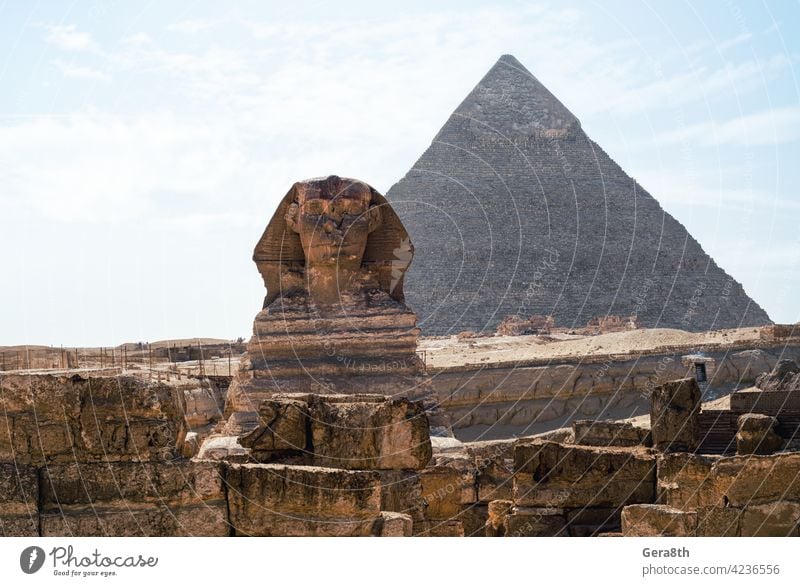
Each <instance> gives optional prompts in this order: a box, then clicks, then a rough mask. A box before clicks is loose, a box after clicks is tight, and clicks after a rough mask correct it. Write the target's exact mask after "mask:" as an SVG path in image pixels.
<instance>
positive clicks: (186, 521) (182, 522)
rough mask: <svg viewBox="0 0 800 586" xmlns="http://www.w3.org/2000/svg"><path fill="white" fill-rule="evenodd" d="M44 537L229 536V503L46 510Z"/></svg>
mask: <svg viewBox="0 0 800 586" xmlns="http://www.w3.org/2000/svg"><path fill="white" fill-rule="evenodd" d="M41 524H42V536H44V537H63V536H70V537H73V536H74V537H97V536H103V537H227V536H228V534H229V525H228V520H227V517H226V510H225V506H224V505H222V506H212V505H195V506H189V507H180V506H178V507H167V506H159V505H153V506H150V507H143V508H127V509H116V508H114V509H104V508H102V507H98V506H94V507H86V508H83V509H78V510H73V509H67V510H63V511H59V512H56V513H42V520H41Z"/></svg>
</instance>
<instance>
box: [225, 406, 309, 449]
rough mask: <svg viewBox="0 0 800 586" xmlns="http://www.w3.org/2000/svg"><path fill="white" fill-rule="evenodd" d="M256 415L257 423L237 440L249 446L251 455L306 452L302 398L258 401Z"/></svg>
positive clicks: (306, 423) (305, 409)
mask: <svg viewBox="0 0 800 586" xmlns="http://www.w3.org/2000/svg"><path fill="white" fill-rule="evenodd" d="M258 415H259V426H258V427H257V428H256V429H254V430H253V431H251V432H249V433H247V434H246V435H243V436H242V437H240V438H239V444H241V445H242V446H243V447H245V448H250V449H251V450H252V452H253V458H254V459H256V460H257V461H259V462H270V461H272V460H277V459H279V458H282V457H284V458H285V457H287V456H297V455H303V454H304V453H306V454H307V453H308V448H310V446H309V445H308V439H309V438H307V437H306V428H307V427H308V423H309V419H308V417H309V415H308V403H307V402H306V401H303V400H298V399H293V398H291V396H287V397H280V398H273V399H265V400H264V401H261V404H260V405H259V409H258Z"/></svg>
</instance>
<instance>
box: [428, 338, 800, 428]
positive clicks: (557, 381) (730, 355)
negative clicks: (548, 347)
mask: <svg viewBox="0 0 800 586" xmlns="http://www.w3.org/2000/svg"><path fill="white" fill-rule="evenodd" d="M683 353H684V351H681V352H680V353H678V352H674V351H664V352H663V353H660V354H651V355H644V356H637V357H630V356H607V357H592V358H591V359H583V360H579V361H575V362H561V363H558V364H548V363H544V364H536V363H524V364H499V365H468V366H464V367H458V368H443V369H436V370H429V373H430V375H431V377H432V380H433V386H434V389H435V390H436V393H437V395H438V397H439V401H440V404H441V405H442V407H443V408H444V409H445V410H446V411H447V412H448V413H449V415H450V418H451V420H452V424H453V427H454V428H455V429H456V433H457V434H458V429H463V428H468V427H471V426H474V425H511V426H520V427H524V426H527V425H530V424H540V423H544V422H552V425H551V427H552V428H557V427H562V426H564V425H569V423H570V422H571V421H572V420H574V419H581V418H586V417H591V418H603V417H609V415H608V414H609V413H611V412H614V411H615V410H617V411H619V410H630V411H631V412H633V411H634V409H635V408H636V407H638V408H639V411H640V412H641V413H646V412H647V409H648V406H649V403H648V398H647V397H648V396H649V394H650V392H651V391H652V389H653V388H655V386H657V385H659V384H661V383H663V382H665V381H668V380H672V379H678V378H683V377H686V376H693V373H694V370H693V368H690V367H686V366H683V365H682V364H681V355H682V354H683ZM707 354H708V356H710V357H711V358H713V359H714V360H715V362H716V364H717V368H716V371H715V372H714V373H713V376H712V377H711V380H710V381H709V385H710V386H714V387H732V386H735V385H747V384H751V383H753V382H754V381H755V378H756V377H757V376H758V375H759V374H760V373H762V372H765V371H769V370H771V369H772V368H773V367H774V366H775V364H776V363H777V361H778V360H779V359H785V358H795V357H800V346H799V345H792V346H784V345H780V346H775V345H773V346H764V347H763V348H755V349H752V348H751V349H739V350H730V351H709V352H707Z"/></svg>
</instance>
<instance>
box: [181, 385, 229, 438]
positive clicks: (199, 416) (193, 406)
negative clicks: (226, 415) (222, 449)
mask: <svg viewBox="0 0 800 586" xmlns="http://www.w3.org/2000/svg"><path fill="white" fill-rule="evenodd" d="M219 395H220V393H219V391H217V390H216V389H214V388H212V386H211V385H210V384H208V383H206V384H204V385H201V386H197V387H191V388H188V389H183V399H184V419H185V421H186V425H188V426H189V428H193V427H200V426H203V425H208V424H209V423H213V422H215V421H219V420H220V419H222V409H221V408H220V404H221V401H220V396H219Z"/></svg>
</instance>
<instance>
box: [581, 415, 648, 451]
mask: <svg viewBox="0 0 800 586" xmlns="http://www.w3.org/2000/svg"><path fill="white" fill-rule="evenodd" d="M572 431H573V435H574V437H575V439H574V443H576V444H578V445H583V446H621V447H631V446H642V445H643V446H647V445H650V444H651V443H652V442H651V440H650V432H649V431H648V430H646V429H643V428H641V427H634V426H633V424H631V423H628V422H619V421H594V420H591V419H581V420H579V421H573V422H572Z"/></svg>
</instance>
